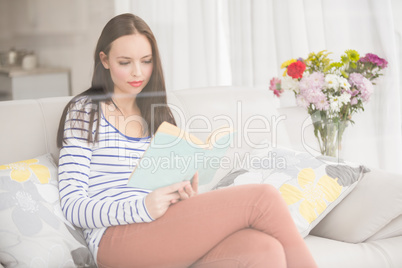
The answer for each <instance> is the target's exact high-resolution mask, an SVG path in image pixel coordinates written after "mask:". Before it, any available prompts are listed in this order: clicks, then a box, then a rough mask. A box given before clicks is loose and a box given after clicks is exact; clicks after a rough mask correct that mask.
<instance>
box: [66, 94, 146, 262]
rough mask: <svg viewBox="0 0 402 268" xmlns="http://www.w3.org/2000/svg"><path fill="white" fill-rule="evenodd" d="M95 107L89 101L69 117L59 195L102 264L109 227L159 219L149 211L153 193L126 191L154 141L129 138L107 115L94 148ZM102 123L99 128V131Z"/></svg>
mask: <svg viewBox="0 0 402 268" xmlns="http://www.w3.org/2000/svg"><path fill="white" fill-rule="evenodd" d="M91 108H92V104H91V103H90V102H89V101H88V99H87V98H82V99H80V100H78V101H77V102H76V103H75V105H74V107H73V108H71V109H70V110H69V112H68V114H67V118H66V123H65V128H64V135H65V138H66V143H65V144H63V147H62V148H61V151H60V159H59V192H60V202H61V203H60V205H61V208H62V211H63V213H64V215H65V217H66V218H67V220H68V221H70V222H71V223H72V224H74V225H75V226H78V227H81V228H83V231H84V235H85V239H86V241H87V244H88V247H89V249H90V251H91V252H92V254H93V257H94V259H95V261H96V259H97V251H98V245H99V242H100V240H101V238H102V235H103V233H104V232H105V231H106V228H107V227H108V226H114V225H123V224H130V223H139V222H151V221H153V219H152V218H151V216H150V215H149V214H148V211H147V209H146V207H145V196H146V195H147V194H148V193H149V192H150V191H148V190H143V189H137V188H132V187H127V186H126V184H127V181H128V177H129V175H130V174H131V172H132V171H133V169H134V167H135V166H136V164H137V162H138V161H139V159H140V158H141V156H142V155H143V153H144V151H145V149H146V148H147V147H148V145H149V142H150V137H147V138H132V137H128V136H125V135H123V134H122V133H121V132H119V131H118V130H117V129H116V128H115V127H114V126H113V125H112V124H110V123H109V122H108V121H107V120H106V118H105V117H104V116H103V114H102V116H101V118H100V120H101V121H100V126H99V134H98V135H99V141H98V142H97V143H95V144H93V143H89V144H88V143H87V142H86V139H85V138H86V137H87V134H88V130H87V129H89V111H90V109H91ZM96 120H97V119H95V122H94V128H93V129H96ZM77 123H78V124H77ZM82 126H83V127H82ZM94 133H95V131H94V132H93V133H92V135H94Z"/></svg>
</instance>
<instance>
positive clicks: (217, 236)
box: [97, 184, 317, 268]
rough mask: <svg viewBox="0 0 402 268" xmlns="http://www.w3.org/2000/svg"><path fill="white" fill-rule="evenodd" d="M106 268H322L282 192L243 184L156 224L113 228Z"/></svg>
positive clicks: (173, 211)
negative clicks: (293, 217)
mask: <svg viewBox="0 0 402 268" xmlns="http://www.w3.org/2000/svg"><path fill="white" fill-rule="evenodd" d="M97 262H98V266H99V267H100V268H103V267H110V268H111V267H113V268H117V267H141V268H148V267H152V268H153V267H161V268H168V267H169V268H170V267H175V268H176V267H180V268H181V267H194V268H215V267H216V268H226V267H227V268H236V267H247V268H248V267H253V268H254V267H255V268H257V267H258V268H268V267H275V268H280V267H309V268H310V267H317V265H316V263H315V261H314V259H313V257H312V255H311V253H310V252H309V250H308V248H307V246H306V244H305V243H304V240H303V238H302V237H301V236H300V234H299V232H298V230H297V228H296V226H295V224H294V222H293V220H292V218H291V216H290V213H289V210H288V208H287V205H286V203H285V202H284V200H283V199H282V197H281V195H280V193H279V191H278V190H277V189H275V188H274V187H272V186H269V185H260V184H258V185H244V186H236V187H230V188H225V189H222V190H216V191H211V192H208V193H204V194H200V195H197V196H195V197H191V198H189V199H187V200H184V201H181V202H178V203H177V204H174V205H172V206H171V207H169V209H168V211H167V212H166V213H165V215H163V216H162V217H161V218H159V219H157V220H155V221H153V222H151V223H137V224H129V225H119V226H113V227H109V228H108V229H107V230H106V232H105V234H104V236H103V238H102V239H101V242H100V245H99V250H98V258H97Z"/></svg>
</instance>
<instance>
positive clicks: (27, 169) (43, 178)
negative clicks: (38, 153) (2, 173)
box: [0, 159, 50, 184]
mask: <svg viewBox="0 0 402 268" xmlns="http://www.w3.org/2000/svg"><path fill="white" fill-rule="evenodd" d="M38 162H39V160H37V159H29V160H25V161H20V162H15V163H12V164H9V165H2V166H0V170H7V169H11V173H10V176H11V179H13V180H15V181H18V182H24V181H26V180H28V179H29V177H31V172H33V173H34V174H35V176H36V177H37V178H38V180H39V181H40V183H42V184H44V183H49V179H50V171H49V168H48V167H46V166H44V165H38V164H36V163H38Z"/></svg>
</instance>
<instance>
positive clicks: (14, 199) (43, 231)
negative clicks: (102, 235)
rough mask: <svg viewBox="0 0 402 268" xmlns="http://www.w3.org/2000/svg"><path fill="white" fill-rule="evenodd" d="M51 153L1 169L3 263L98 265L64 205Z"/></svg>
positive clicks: (0, 254) (0, 244) (0, 257)
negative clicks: (61, 202) (63, 212)
mask: <svg viewBox="0 0 402 268" xmlns="http://www.w3.org/2000/svg"><path fill="white" fill-rule="evenodd" d="M57 177H58V171H57V166H56V164H55V163H54V161H53V158H52V157H51V155H50V154H46V155H43V156H39V157H36V158H34V159H29V160H24V161H20V162H15V163H11V164H7V165H1V166H0V237H1V239H0V264H1V265H3V266H4V267H96V266H95V262H94V260H93V258H92V255H91V253H90V251H89V250H88V248H87V247H86V244H85V240H84V239H83V236H82V233H81V232H80V230H78V229H75V228H74V227H73V226H72V225H71V224H70V223H69V222H67V221H66V220H65V218H64V216H63V214H62V211H61V208H60V203H59V190H58V179H57Z"/></svg>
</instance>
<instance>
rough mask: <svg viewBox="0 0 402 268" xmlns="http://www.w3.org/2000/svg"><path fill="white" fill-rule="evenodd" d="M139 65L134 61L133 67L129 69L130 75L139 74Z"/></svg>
mask: <svg viewBox="0 0 402 268" xmlns="http://www.w3.org/2000/svg"><path fill="white" fill-rule="evenodd" d="M141 74H142V72H141V66H140V63H134V65H133V68H132V70H131V75H132V76H141Z"/></svg>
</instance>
